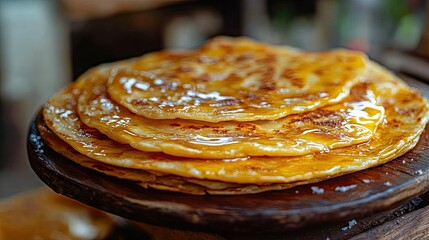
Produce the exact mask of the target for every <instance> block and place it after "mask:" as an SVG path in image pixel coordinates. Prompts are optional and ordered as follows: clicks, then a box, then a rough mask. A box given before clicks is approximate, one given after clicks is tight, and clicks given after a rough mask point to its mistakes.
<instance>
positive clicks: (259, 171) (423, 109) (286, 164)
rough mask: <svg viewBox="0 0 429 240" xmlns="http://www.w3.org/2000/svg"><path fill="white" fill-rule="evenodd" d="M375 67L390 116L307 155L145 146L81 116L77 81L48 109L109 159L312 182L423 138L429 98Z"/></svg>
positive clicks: (233, 179) (74, 143) (57, 128)
mask: <svg viewBox="0 0 429 240" xmlns="http://www.w3.org/2000/svg"><path fill="white" fill-rule="evenodd" d="M369 68H370V69H369V71H370V72H369V75H367V78H366V79H365V82H366V83H367V87H368V88H369V89H372V91H373V92H374V94H375V96H376V99H377V103H379V104H380V105H382V106H383V107H384V109H385V121H384V122H383V123H381V124H380V126H379V127H378V128H377V131H376V133H375V134H374V136H373V137H372V138H371V140H370V141H367V142H364V143H360V144H356V145H351V146H348V147H343V148H337V149H332V150H330V151H324V152H318V153H314V154H308V155H304V156H293V157H245V158H233V159H222V160H207V159H191V158H183V157H175V156H171V155H166V154H163V153H151V152H144V151H139V150H136V149H135V148H133V147H131V146H129V145H127V144H122V143H119V142H116V141H114V140H112V139H110V138H108V137H107V136H106V135H104V134H102V133H101V132H99V131H98V130H97V129H94V128H91V127H88V126H87V125H85V124H84V123H83V122H82V121H81V120H80V118H79V116H78V113H77V109H76V108H77V106H76V105H77V99H78V97H79V96H80V94H81V90H80V89H79V88H77V87H76V85H75V84H73V85H71V86H69V87H68V88H66V89H64V90H63V91H61V92H59V93H58V94H57V95H55V96H54V97H53V98H52V99H50V100H49V101H48V102H47V103H46V105H45V107H44V109H43V115H44V119H45V122H46V124H47V125H48V127H49V128H50V129H51V130H52V131H53V132H54V133H55V134H56V135H57V136H58V137H60V138H61V139H62V140H63V141H65V142H66V143H68V144H69V145H70V146H71V147H73V148H74V149H75V150H76V151H78V152H79V153H81V154H83V155H86V156H88V157H90V158H92V159H95V160H98V161H100V162H104V163H107V164H111V165H115V166H119V167H126V168H134V169H140V170H145V171H156V172H160V173H163V174H172V175H175V176H180V177H184V178H193V179H206V180H211V181H220V182H227V183H239V184H256V185H264V184H272V183H286V184H287V183H294V182H300V181H308V182H310V181H313V180H315V179H326V178H330V177H333V176H338V175H343V174H346V173H350V172H355V171H359V170H362V169H366V168H369V167H372V166H376V165H379V164H382V163H385V162H387V161H390V160H392V159H394V158H396V157H398V156H400V155H401V154H403V153H405V152H406V151H408V150H409V149H411V148H413V147H414V146H415V144H416V143H417V140H418V138H419V136H420V134H421V133H422V131H423V129H424V127H425V125H426V123H427V121H428V118H429V117H428V103H427V101H426V100H425V99H424V98H423V97H422V96H421V95H420V94H419V93H418V92H417V91H415V90H412V89H410V88H409V87H407V86H406V85H405V84H404V83H402V82H401V81H400V80H399V79H397V78H396V77H395V76H394V75H392V74H391V73H389V72H387V71H386V70H385V69H383V68H381V67H379V66H377V65H376V64H375V63H372V64H371V65H370V66H369Z"/></svg>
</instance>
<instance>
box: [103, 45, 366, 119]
mask: <svg viewBox="0 0 429 240" xmlns="http://www.w3.org/2000/svg"><path fill="white" fill-rule="evenodd" d="M365 62H366V56H365V55H364V54H362V53H358V52H352V51H348V50H333V51H327V52H318V53H315V52H303V51H295V50H291V49H287V48H282V47H280V46H270V45H265V44H261V43H258V42H255V41H253V40H250V39H247V38H227V37H219V38H214V39H213V40H210V41H209V42H207V43H206V44H205V45H203V46H202V47H201V48H200V49H197V50H195V51H188V52H173V51H161V52H156V53H151V54H146V55H144V56H143V57H141V58H138V59H135V60H134V61H132V62H130V63H129V68H126V69H118V70H117V71H113V73H112V76H111V78H110V81H109V83H108V88H107V91H108V94H109V96H110V97H111V98H112V99H113V100H115V101H116V102H118V103H119V104H121V105H122V106H124V107H126V108H127V109H129V110H130V111H131V112H133V113H135V114H138V115H142V116H145V117H147V118H152V119H174V118H182V119H193V120H200V121H206V122H220V121H230V120H234V121H255V120H276V119H279V118H281V117H285V116H287V115H290V114H294V113H302V112H307V111H310V110H313V109H316V108H320V107H322V106H326V105H329V104H333V103H337V102H339V101H341V100H343V99H344V98H346V97H347V96H348V95H349V91H350V89H351V87H352V86H353V85H354V84H355V83H356V82H357V81H359V80H360V79H361V78H362V77H363V76H364V74H365Z"/></svg>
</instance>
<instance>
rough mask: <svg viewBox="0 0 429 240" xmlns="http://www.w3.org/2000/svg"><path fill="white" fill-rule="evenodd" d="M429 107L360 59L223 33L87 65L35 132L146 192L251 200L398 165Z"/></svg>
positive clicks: (57, 97)
mask: <svg viewBox="0 0 429 240" xmlns="http://www.w3.org/2000/svg"><path fill="white" fill-rule="evenodd" d="M428 109H429V107H428V102H427V101H426V100H425V99H424V98H423V97H422V96H421V94H420V93H418V92H417V91H415V90H413V89H411V88H410V87H408V86H407V85H406V84H405V83H404V82H402V81H401V80H400V79H398V78H397V77H396V76H394V75H393V74H392V73H390V72H388V71H387V70H385V69H384V68H382V67H381V66H379V65H377V64H376V63H374V62H372V61H370V60H369V59H368V58H367V57H366V56H365V54H363V53H359V52H354V51H349V50H341V49H339V50H332V51H325V52H305V51H300V50H296V49H293V48H289V47H286V46H273V45H267V44H262V43H259V42H255V41H253V40H250V39H247V38H228V37H217V38H214V39H212V40H209V41H208V42H207V43H206V44H204V45H203V46H202V47H201V48H199V49H196V50H193V51H160V52H155V53H149V54H146V55H144V56H142V57H139V58H135V59H130V60H126V61H121V62H116V63H111V64H106V65H101V66H98V67H95V68H93V69H91V70H89V71H88V72H86V73H85V74H83V75H82V76H81V77H80V78H79V79H78V80H77V81H76V82H74V83H73V84H71V85H70V86H68V87H66V88H65V89H63V90H62V91H60V92H59V93H58V94H56V95H55V96H54V97H53V98H52V99H50V100H49V101H48V102H47V103H46V104H45V106H44V108H43V110H42V114H40V115H39V118H38V128H39V132H40V134H41V135H42V137H43V139H44V141H45V142H46V143H47V144H48V145H49V146H50V147H51V148H53V149H54V150H55V151H57V152H59V153H60V154H62V155H64V156H65V157H66V158H68V159H70V160H72V161H74V162H76V163H78V164H80V165H82V166H84V167H87V168H91V169H94V170H97V171H100V172H103V173H105V174H108V175H111V176H115V177H118V178H121V179H128V180H132V181H136V182H137V183H138V184H140V185H141V186H143V187H149V188H155V189H160V190H167V191H176V192H183V193H189V194H249V193H258V192H263V191H269V190H281V189H286V188H291V187H294V186H297V185H302V184H308V183H313V182H318V181H322V180H325V179H328V178H332V177H336V176H339V175H343V174H347V173H351V172H355V171H359V170H363V169H366V168H369V167H373V166H376V165H379V164H382V163H385V162H387V161H390V160H392V159H394V158H396V157H398V156H400V155H402V154H404V153H405V152H407V151H408V150H410V149H411V148H413V147H414V146H415V144H416V143H417V141H418V140H419V136H420V134H421V133H422V132H423V130H424V128H425V125H426V123H427V122H428V120H429V111H428ZM113 180H114V179H113Z"/></svg>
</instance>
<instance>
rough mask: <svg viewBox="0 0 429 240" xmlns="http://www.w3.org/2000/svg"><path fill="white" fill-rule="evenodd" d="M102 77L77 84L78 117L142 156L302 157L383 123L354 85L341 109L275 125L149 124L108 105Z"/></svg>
mask: <svg viewBox="0 0 429 240" xmlns="http://www.w3.org/2000/svg"><path fill="white" fill-rule="evenodd" d="M108 76H109V71H104V72H103V71H98V72H97V71H94V72H92V73H90V74H88V75H87V76H83V77H82V78H81V79H79V82H78V84H77V86H76V87H77V88H79V89H81V90H82V94H81V95H80V97H79V101H78V112H79V116H80V118H81V120H82V121H83V122H84V123H85V124H86V125H88V126H91V127H94V128H96V129H98V130H99V131H101V132H102V133H104V134H106V135H107V136H109V137H110V138H112V139H114V140H116V141H119V142H122V143H127V144H130V145H131V146H132V147H134V148H136V149H139V150H142V151H149V152H164V153H166V154H170V155H175V156H181V157H190V158H207V159H222V158H235V157H247V156H296V155H305V154H308V153H312V152H320V151H329V150H330V149H334V148H338V147H345V146H349V145H352V144H357V143H362V142H364V141H368V140H369V139H370V138H371V137H372V136H373V134H374V132H375V130H376V128H377V126H378V125H379V123H380V122H381V121H382V120H383V119H384V109H383V107H382V106H379V105H377V104H376V103H375V101H376V100H375V96H374V93H373V92H372V90H371V89H369V88H367V85H366V84H365V83H360V84H358V85H356V86H355V87H354V88H353V89H352V91H351V95H350V96H349V97H348V98H347V99H346V100H345V101H344V102H342V103H338V104H334V105H332V106H327V107H324V108H321V109H317V110H314V111H311V112H307V113H302V114H294V115H289V116H287V117H284V118H281V119H278V120H276V121H254V122H245V123H244V122H236V121H227V122H219V123H210V122H202V121H192V120H182V119H172V120H154V119H148V118H145V117H142V116H138V115H135V114H133V113H131V112H130V111H128V110H127V109H126V108H124V107H122V106H120V105H119V104H116V103H115V102H112V100H110V99H109V98H108V96H107V94H106V90H105V89H106V87H105V82H106V80H107V78H108Z"/></svg>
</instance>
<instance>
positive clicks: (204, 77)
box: [197, 73, 212, 82]
mask: <svg viewBox="0 0 429 240" xmlns="http://www.w3.org/2000/svg"><path fill="white" fill-rule="evenodd" d="M197 80H198V81H200V82H209V81H211V80H212V78H211V76H210V74H208V73H204V74H202V75H200V76H198V78H197Z"/></svg>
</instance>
